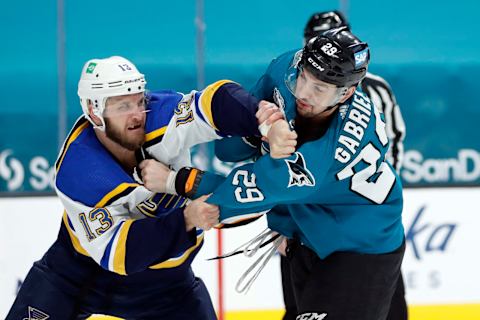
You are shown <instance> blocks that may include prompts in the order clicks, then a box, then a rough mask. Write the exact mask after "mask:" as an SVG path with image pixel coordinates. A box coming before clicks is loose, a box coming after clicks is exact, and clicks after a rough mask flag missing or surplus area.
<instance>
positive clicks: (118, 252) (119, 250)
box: [113, 220, 134, 276]
mask: <svg viewBox="0 0 480 320" xmlns="http://www.w3.org/2000/svg"><path fill="white" fill-rule="evenodd" d="M133 221H134V220H126V221H125V223H124V224H123V225H122V226H121V230H120V231H119V233H120V234H119V235H118V241H117V246H116V248H115V256H114V257H113V271H114V272H116V273H118V274H121V275H124V276H126V275H127V271H126V267H125V256H126V253H127V236H128V230H130V227H131V226H132V223H133Z"/></svg>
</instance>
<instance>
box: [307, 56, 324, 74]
mask: <svg viewBox="0 0 480 320" xmlns="http://www.w3.org/2000/svg"><path fill="white" fill-rule="evenodd" d="M307 61H308V62H310V64H311V65H312V66H313V67H314V68H315V69H318V70H320V71H325V68H322V67H321V66H320V65H319V64H318V63H316V62H315V61H313V59H312V57H308V59H307Z"/></svg>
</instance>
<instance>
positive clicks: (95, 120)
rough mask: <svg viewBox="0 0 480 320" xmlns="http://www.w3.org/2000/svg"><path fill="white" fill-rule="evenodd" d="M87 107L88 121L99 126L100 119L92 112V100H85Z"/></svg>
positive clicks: (100, 123)
mask: <svg viewBox="0 0 480 320" xmlns="http://www.w3.org/2000/svg"><path fill="white" fill-rule="evenodd" d="M87 106H88V115H89V116H90V119H92V120H93V122H95V124H96V125H97V126H101V125H102V120H100V118H99V117H97V116H96V115H95V112H93V103H92V100H90V99H88V100H87Z"/></svg>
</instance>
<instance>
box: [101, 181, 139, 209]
mask: <svg viewBox="0 0 480 320" xmlns="http://www.w3.org/2000/svg"><path fill="white" fill-rule="evenodd" d="M139 186H140V185H139V184H138V183H126V182H124V183H121V184H119V185H118V186H117V187H116V188H115V189H113V190H112V191H110V192H109V193H107V194H106V195H105V196H104V197H103V198H102V200H100V201H99V202H98V203H97V204H96V205H95V208H101V207H103V206H105V204H106V203H107V202H108V201H110V199H112V198H113V197H115V196H116V195H119V194H120V193H122V192H124V191H125V190H126V189H127V188H130V187H134V188H136V187H139Z"/></svg>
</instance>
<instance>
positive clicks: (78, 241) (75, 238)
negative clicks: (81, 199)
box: [62, 211, 90, 257]
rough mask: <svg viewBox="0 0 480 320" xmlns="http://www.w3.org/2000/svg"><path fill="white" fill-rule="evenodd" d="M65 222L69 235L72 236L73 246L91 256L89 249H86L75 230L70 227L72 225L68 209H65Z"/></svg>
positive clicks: (81, 252)
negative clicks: (69, 221) (69, 222)
mask: <svg viewBox="0 0 480 320" xmlns="http://www.w3.org/2000/svg"><path fill="white" fill-rule="evenodd" d="M62 220H63V223H64V224H65V227H66V228H67V231H68V235H69V236H70V240H71V241H72V245H73V248H74V249H75V250H76V251H77V252H78V253H80V254H83V255H84V256H87V257H90V255H89V254H88V252H87V250H85V248H84V247H82V245H81V244H80V240H78V238H77V236H76V235H75V233H74V232H73V230H72V229H71V228H70V225H69V224H68V216H67V211H63V218H62Z"/></svg>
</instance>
